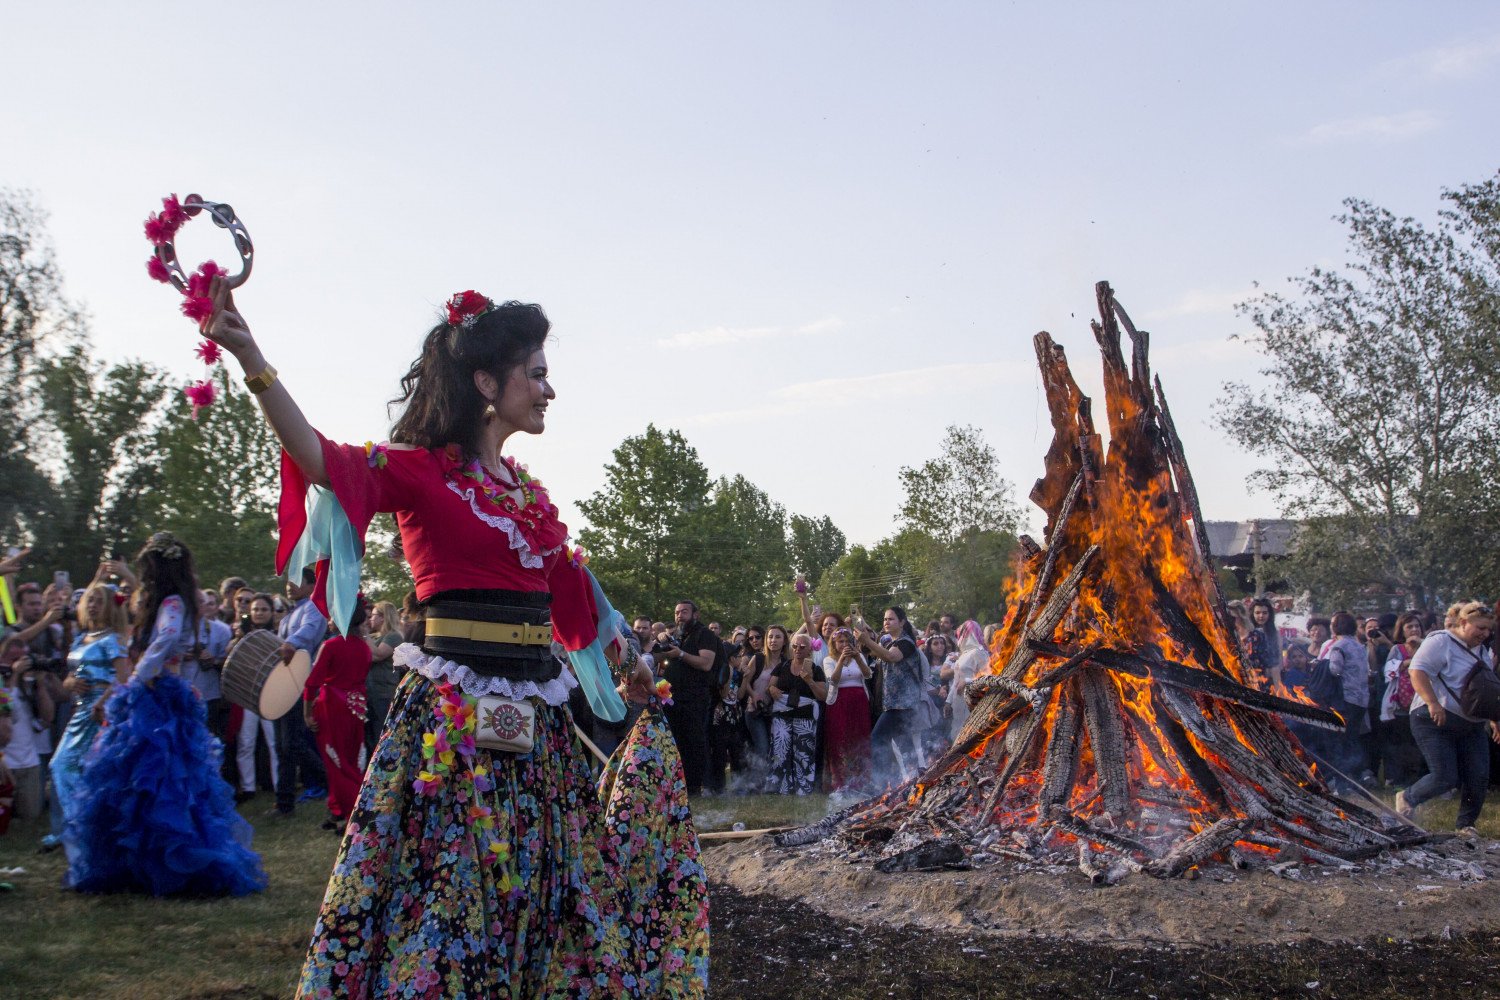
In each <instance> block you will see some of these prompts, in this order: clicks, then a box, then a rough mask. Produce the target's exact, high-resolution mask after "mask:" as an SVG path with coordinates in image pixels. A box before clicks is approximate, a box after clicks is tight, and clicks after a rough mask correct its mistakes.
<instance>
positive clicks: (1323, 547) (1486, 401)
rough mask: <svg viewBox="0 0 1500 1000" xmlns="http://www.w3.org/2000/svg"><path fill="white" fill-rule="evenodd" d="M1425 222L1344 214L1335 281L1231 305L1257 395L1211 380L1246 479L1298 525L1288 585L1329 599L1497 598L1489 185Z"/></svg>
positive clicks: (1499, 219) (1498, 473) (1493, 199)
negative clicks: (1243, 333) (1245, 325)
mask: <svg viewBox="0 0 1500 1000" xmlns="http://www.w3.org/2000/svg"><path fill="white" fill-rule="evenodd" d="M1443 200H1444V201H1445V202H1446V207H1445V208H1444V209H1443V210H1442V211H1440V212H1439V213H1438V217H1437V221H1436V225H1435V226H1433V227H1429V226H1427V225H1424V224H1423V223H1421V222H1419V221H1417V220H1415V219H1412V218H1397V217H1396V216H1395V215H1394V214H1392V213H1391V212H1390V211H1388V210H1386V209H1384V208H1380V207H1378V206H1376V205H1372V204H1370V203H1369V202H1366V201H1361V200H1358V199H1350V200H1348V201H1346V202H1345V203H1344V205H1345V211H1344V213H1343V214H1341V215H1339V216H1338V217H1337V218H1338V221H1339V222H1341V223H1342V224H1343V225H1345V226H1346V227H1347V228H1348V231H1349V232H1348V239H1349V250H1350V257H1351V259H1350V262H1349V263H1348V265H1347V266H1346V268H1345V269H1342V270H1337V269H1329V268H1320V267H1319V268H1313V269H1311V270H1310V271H1309V272H1308V273H1307V274H1306V275H1304V276H1301V277H1297V278H1293V279H1291V285H1292V287H1293V292H1292V293H1291V294H1288V295H1282V294H1279V293H1269V292H1268V293H1263V294H1261V295H1259V296H1257V297H1256V298H1254V299H1252V300H1250V301H1249V302H1246V303H1244V304H1242V305H1241V307H1240V309H1241V313H1242V315H1244V316H1246V317H1247V318H1248V319H1249V320H1250V322H1251V323H1252V324H1253V325H1254V327H1255V330H1256V332H1255V333H1253V334H1251V335H1249V336H1248V337H1247V340H1248V341H1249V343H1251V344H1252V345H1254V346H1255V347H1256V348H1257V349H1258V350H1259V351H1260V352H1261V354H1262V355H1263V358H1264V361H1265V365H1264V367H1263V368H1261V370H1260V374H1261V375H1262V376H1263V378H1264V381H1265V384H1266V385H1267V386H1269V387H1268V388H1251V387H1250V386H1249V385H1247V384H1245V383H1241V382H1231V383H1228V384H1226V385H1225V386H1224V393H1223V396H1222V398H1221V399H1220V401H1219V404H1218V412H1217V417H1218V421H1219V423H1220V425H1221V426H1222V427H1223V428H1224V429H1225V430H1226V431H1227V432H1228V433H1229V434H1230V436H1231V437H1233V438H1234V439H1235V440H1236V441H1237V442H1239V443H1240V444H1241V445H1242V446H1243V447H1245V448H1246V449H1248V450H1249V451H1251V452H1252V453H1253V454H1255V455H1256V456H1257V457H1258V458H1259V459H1261V460H1262V461H1263V462H1265V463H1266V467H1265V468H1262V469H1261V470H1259V471H1257V472H1255V473H1254V474H1253V475H1252V476H1251V477H1250V481H1251V483H1252V484H1254V485H1257V486H1260V487H1263V488H1265V489H1267V490H1268V491H1269V492H1270V493H1271V495H1272V496H1273V497H1275V498H1276V500H1277V502H1278V503H1279V505H1280V507H1281V509H1282V511H1283V512H1284V514H1285V516H1288V517H1295V518H1301V519H1303V520H1304V524H1303V527H1302V529H1301V531H1300V532H1299V536H1298V542H1297V551H1296V553H1295V555H1294V556H1293V557H1292V558H1291V559H1290V560H1289V562H1288V566H1287V570H1288V575H1289V577H1290V578H1291V580H1292V581H1293V582H1294V583H1295V584H1297V585H1300V586H1304V587H1308V588H1310V589H1311V590H1312V591H1313V593H1314V594H1315V595H1316V596H1317V598H1318V599H1319V600H1320V603H1325V604H1328V605H1342V604H1348V603H1350V602H1351V601H1353V600H1354V599H1355V598H1356V596H1357V595H1358V594H1359V593H1360V592H1362V591H1365V590H1367V589H1370V588H1375V589H1386V590H1403V591H1406V592H1408V593H1409V594H1410V595H1411V597H1412V599H1413V600H1414V601H1415V602H1416V603H1418V604H1420V605H1431V604H1433V603H1435V602H1436V601H1438V600H1447V599H1449V598H1453V597H1458V596H1462V595H1465V594H1486V595H1491V596H1493V595H1495V594H1496V593H1497V592H1500V554H1497V553H1496V551H1495V548H1494V546H1491V545H1484V544H1478V545H1476V544H1475V540H1476V539H1489V538H1493V537H1495V535H1494V532H1495V530H1496V529H1497V528H1500V501H1497V499H1496V497H1497V490H1500V460H1497V455H1500V447H1497V446H1500V440H1497V438H1500V365H1496V363H1495V344H1496V337H1497V334H1500V273H1497V262H1500V257H1497V250H1500V175H1496V176H1495V177H1491V178H1490V179H1489V180H1486V181H1484V182H1483V183H1479V184H1471V185H1466V186H1464V187H1461V188H1458V189H1457V190H1452V191H1445V192H1444V193H1443Z"/></svg>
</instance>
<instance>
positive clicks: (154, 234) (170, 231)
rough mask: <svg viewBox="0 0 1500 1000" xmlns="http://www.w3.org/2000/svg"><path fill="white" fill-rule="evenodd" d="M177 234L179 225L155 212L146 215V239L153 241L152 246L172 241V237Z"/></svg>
mask: <svg viewBox="0 0 1500 1000" xmlns="http://www.w3.org/2000/svg"><path fill="white" fill-rule="evenodd" d="M176 235H177V227H176V226H174V225H172V224H170V223H169V222H167V220H166V219H163V218H162V217H161V216H159V215H157V214H156V213H155V212H152V213H151V214H150V215H149V216H147V217H146V239H148V240H150V241H151V245H152V246H158V247H159V246H164V245H166V244H168V243H171V242H172V237H174V236H176Z"/></svg>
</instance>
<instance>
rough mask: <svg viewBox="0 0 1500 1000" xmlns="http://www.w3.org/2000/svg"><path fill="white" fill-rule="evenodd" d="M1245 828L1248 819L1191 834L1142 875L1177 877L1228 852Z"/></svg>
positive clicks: (1234, 820)
mask: <svg viewBox="0 0 1500 1000" xmlns="http://www.w3.org/2000/svg"><path fill="white" fill-rule="evenodd" d="M1249 827H1250V820H1248V819H1235V818H1228V819H1221V820H1219V821H1218V822H1217V823H1215V824H1214V825H1213V826H1210V827H1209V828H1208V829H1206V830H1202V831H1200V832H1198V833H1196V834H1194V835H1193V836H1191V837H1189V838H1188V839H1187V840H1185V841H1183V842H1182V843H1181V844H1179V845H1178V846H1177V847H1174V848H1173V849H1172V850H1171V851H1169V852H1168V853H1167V856H1166V857H1164V858H1161V859H1159V860H1157V861H1152V862H1149V863H1148V864H1147V865H1146V871H1147V873H1149V874H1151V875H1155V876H1157V877H1158V878H1171V877H1173V876H1175V875H1181V874H1182V873H1183V872H1185V871H1187V870H1188V869H1189V868H1192V867H1193V866H1194V865H1199V864H1202V863H1203V862H1205V861H1207V860H1208V859H1209V858H1211V857H1213V856H1214V855H1215V854H1219V853H1221V852H1224V851H1227V850H1229V848H1230V847H1231V846H1233V844H1234V842H1235V841H1236V840H1239V839H1240V837H1241V835H1243V834H1244V832H1245V831H1246V830H1247V829H1248V828H1249Z"/></svg>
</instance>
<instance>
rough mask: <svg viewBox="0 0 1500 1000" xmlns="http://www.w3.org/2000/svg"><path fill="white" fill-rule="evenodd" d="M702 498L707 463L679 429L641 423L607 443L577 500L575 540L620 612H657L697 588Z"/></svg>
mask: <svg viewBox="0 0 1500 1000" xmlns="http://www.w3.org/2000/svg"><path fill="white" fill-rule="evenodd" d="M708 502H709V475H708V469H707V467H705V466H704V464H703V462H702V460H701V459H699V458H698V452H697V450H696V449H694V448H693V447H692V446H691V445H690V444H688V443H687V440H686V439H685V438H684V437H683V436H682V434H681V433H680V432H678V431H676V430H670V429H669V430H666V431H662V430H659V429H658V428H657V427H656V425H655V424H649V425H647V427H646V430H645V432H644V433H642V434H639V435H637V436H635V437H628V438H626V439H625V440H624V441H622V442H621V443H620V445H619V447H617V448H615V450H614V454H613V458H612V460H611V461H610V463H609V465H607V466H605V484H604V487H603V488H602V489H600V490H599V491H597V492H596V493H594V494H593V495H592V496H590V497H589V498H588V499H587V500H584V501H582V502H580V503H579V505H578V506H579V509H580V510H582V511H583V514H584V517H586V518H587V519H588V522H589V527H587V528H585V529H583V530H582V531H581V532H579V540H580V541H581V542H582V543H583V546H584V548H585V549H586V550H587V551H588V553H589V559H590V563H589V568H590V569H592V570H593V571H594V574H595V575H596V576H597V577H598V578H599V582H600V584H601V585H602V586H603V587H604V589H605V593H607V594H608V595H609V598H610V602H611V603H613V604H614V605H615V607H617V608H618V609H620V611H621V612H622V613H624V614H626V615H634V614H648V615H664V614H666V613H667V611H669V610H670V608H671V602H673V601H675V600H677V599H678V598H679V597H682V596H685V595H690V594H693V593H698V592H699V590H698V587H699V583H700V580H701V569H700V566H699V564H698V560H699V559H701V558H703V557H704V556H705V554H706V548H705V546H704V545H703V544H702V542H701V529H702V525H703V521H702V514H701V512H702V510H703V508H704V507H705V506H706V505H707V504H708Z"/></svg>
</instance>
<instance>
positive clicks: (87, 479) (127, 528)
mask: <svg viewBox="0 0 1500 1000" xmlns="http://www.w3.org/2000/svg"><path fill="white" fill-rule="evenodd" d="M37 386H38V390H39V393H38V399H39V401H40V404H41V408H42V410H41V412H42V418H43V419H42V422H41V428H40V429H41V430H42V431H43V433H42V434H39V435H38V437H37V445H38V447H39V450H40V452H41V453H42V454H45V455H48V456H49V457H51V458H53V459H55V464H56V465H57V466H58V467H59V468H60V469H61V471H62V475H61V476H60V477H59V478H58V480H57V482H56V483H54V484H53V486H52V490H53V494H52V500H51V503H50V506H49V507H48V508H46V510H44V511H42V512H39V514H40V516H41V518H42V521H43V523H46V524H47V526H48V530H47V531H46V532H45V533H44V534H43V535H42V536H41V537H39V538H38V539H37V541H38V545H37V548H36V550H35V554H34V557H33V558H34V560H35V562H36V564H37V565H39V566H48V567H52V568H54V569H67V570H69V572H71V573H72V575H73V578H74V579H75V580H87V579H89V578H90V577H91V576H93V572H94V568H95V566H96V565H97V564H98V561H99V558H100V556H101V555H102V554H103V552H104V549H106V548H109V549H111V550H118V551H120V552H121V553H122V554H125V555H127V556H130V555H133V554H134V548H135V547H138V546H139V545H140V544H141V543H142V541H144V539H145V536H146V535H147V534H149V531H148V530H146V529H145V527H144V526H143V524H142V522H141V515H142V512H143V511H142V506H143V501H144V500H145V499H146V498H148V497H150V496H151V495H152V494H153V493H154V492H155V490H156V488H157V484H156V481H155V478H156V477H155V476H154V474H153V470H154V463H153V462H152V453H153V451H154V450H155V449H154V447H153V446H154V444H155V442H154V440H153V439H154V437H155V434H154V428H155V426H156V425H157V424H158V422H159V419H160V413H159V411H160V403H161V401H162V399H163V397H164V396H165V395H166V392H167V388H166V383H165V381H164V379H163V378H162V376H161V374H160V373H159V372H158V371H156V370H155V369H154V368H152V367H151V366H149V365H147V364H145V363H143V362H140V361H125V362H121V363H119V364H115V365H109V366H106V365H105V364H104V363H103V362H100V361H95V360H93V359H92V358H91V356H90V346H89V344H88V342H87V341H86V340H84V339H83V338H82V337H81V336H74V337H73V338H72V341H71V343H70V344H69V345H68V347H67V349H66V350H64V351H63V353H62V354H60V355H58V356H56V357H52V358H45V359H43V360H42V361H41V362H40V363H39V365H38V374H37ZM49 464H51V463H49Z"/></svg>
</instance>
